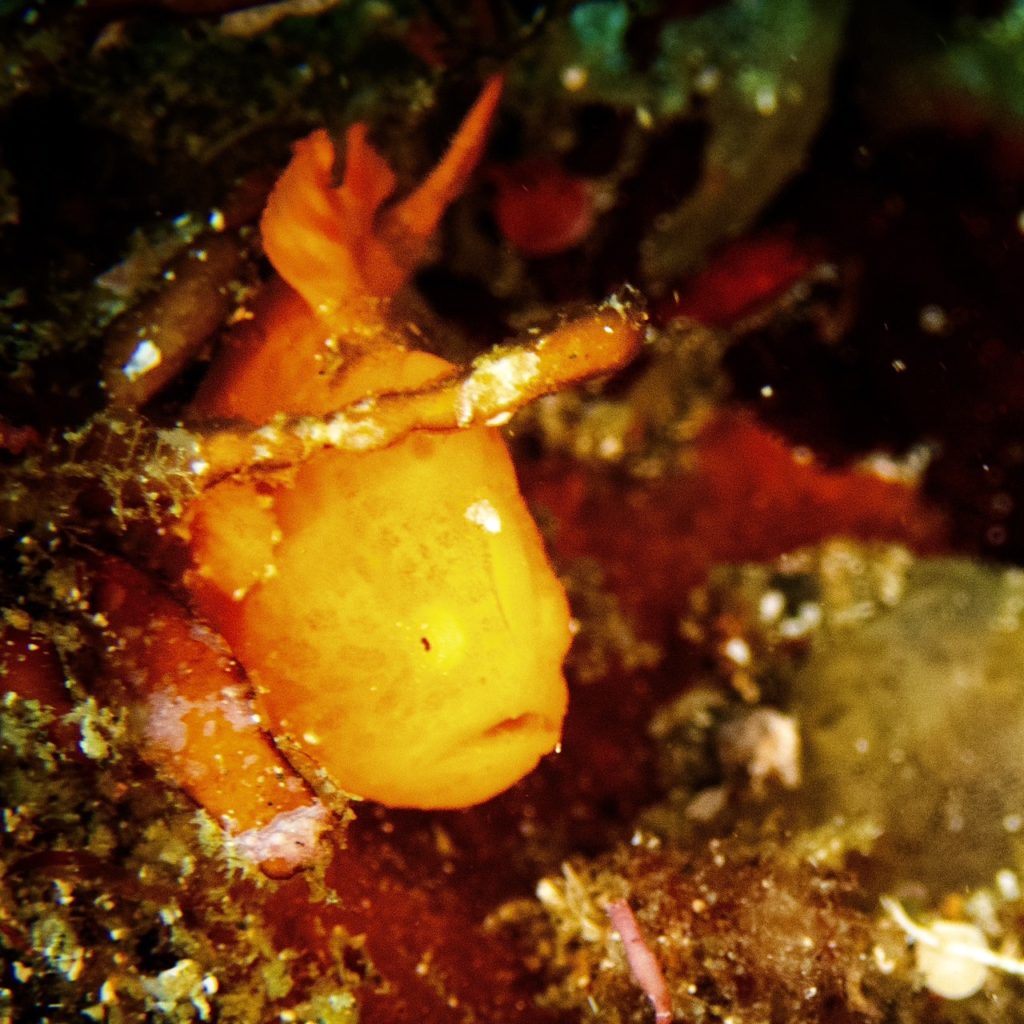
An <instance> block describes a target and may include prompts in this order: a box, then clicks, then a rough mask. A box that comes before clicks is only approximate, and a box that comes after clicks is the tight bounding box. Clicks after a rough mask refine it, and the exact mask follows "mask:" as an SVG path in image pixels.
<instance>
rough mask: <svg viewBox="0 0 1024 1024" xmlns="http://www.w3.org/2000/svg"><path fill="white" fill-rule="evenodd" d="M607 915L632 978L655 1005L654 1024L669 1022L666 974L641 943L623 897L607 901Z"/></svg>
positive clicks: (670, 1006)
mask: <svg viewBox="0 0 1024 1024" xmlns="http://www.w3.org/2000/svg"><path fill="white" fill-rule="evenodd" d="M608 917H609V918H610V919H611V922H612V927H613V928H614V929H615V930H616V931H617V932H618V933H619V938H621V939H622V945H623V946H624V947H625V950H626V960H627V961H628V963H629V971H630V973H631V974H632V975H633V980H634V981H635V982H636V983H637V984H638V985H639V986H640V987H641V988H642V989H643V990H644V993H645V994H646V995H647V998H648V999H650V1001H651V1006H653V1007H654V1019H655V1021H656V1022H657V1024H671V1021H672V1000H671V999H670V998H669V994H668V985H667V984H666V982H665V975H664V974H662V973H661V967H660V966H659V964H658V961H657V960H656V959H655V958H654V954H653V953H652V952H651V950H650V948H649V947H648V945H647V943H646V942H644V937H643V935H641V934H640V926H639V925H638V924H637V920H636V917H634V915H633V911H632V909H631V908H630V906H629V904H628V903H627V902H626V901H625V900H615V901H614V902H612V903H609V904H608Z"/></svg>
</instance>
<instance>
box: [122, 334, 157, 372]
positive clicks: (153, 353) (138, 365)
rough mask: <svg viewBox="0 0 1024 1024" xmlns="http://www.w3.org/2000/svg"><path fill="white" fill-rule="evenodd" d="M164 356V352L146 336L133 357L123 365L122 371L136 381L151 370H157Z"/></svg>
mask: <svg viewBox="0 0 1024 1024" xmlns="http://www.w3.org/2000/svg"><path fill="white" fill-rule="evenodd" d="M163 358H164V354H163V352H161V351H160V349H159V348H158V347H157V346H156V345H154V344H153V342H152V341H150V340H149V339H148V338H146V339H144V340H143V341H140V342H139V344H138V345H137V346H136V348H135V351H134V352H133V353H132V357H131V359H129V360H128V362H127V363H125V364H124V366H122V367H121V372H122V373H123V374H124V375H125V376H126V377H127V378H128V380H129V381H132V382H134V381H136V380H138V379H139V377H142V376H145V374H147V373H149V371H150V370H155V369H156V368H157V367H158V366H159V365H160V364H161V363H162V362H163Z"/></svg>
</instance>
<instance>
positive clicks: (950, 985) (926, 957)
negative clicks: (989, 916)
mask: <svg viewBox="0 0 1024 1024" xmlns="http://www.w3.org/2000/svg"><path fill="white" fill-rule="evenodd" d="M929 932H930V933H931V935H932V936H933V937H934V938H935V939H936V944H935V945H934V946H932V945H926V944H925V943H923V942H919V943H918V944H917V946H916V947H915V948H914V955H915V959H916V962H917V969H918V971H920V972H921V978H922V980H923V981H924V983H925V985H926V986H927V988H928V991H929V992H934V993H935V995H937V996H942V998H943V999H967V998H968V997H969V996H973V995H974V994H975V993H976V992H979V991H980V990H981V987H982V986H983V985H984V984H985V979H986V978H987V977H988V967H986V966H985V964H983V963H979V962H978V961H976V960H972V959H969V958H968V957H966V956H964V953H963V950H965V949H978V950H981V949H983V950H985V951H986V952H988V943H987V942H986V941H985V936H984V935H983V934H982V933H981V929H980V928H978V927H977V926H976V925H973V924H968V923H967V922H966V921H936V922H935V923H934V924H933V925H932V926H931V928H930V929H929Z"/></svg>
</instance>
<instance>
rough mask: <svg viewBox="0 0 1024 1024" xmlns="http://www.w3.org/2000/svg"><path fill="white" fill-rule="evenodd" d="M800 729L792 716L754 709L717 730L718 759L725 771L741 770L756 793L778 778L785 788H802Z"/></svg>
mask: <svg viewBox="0 0 1024 1024" xmlns="http://www.w3.org/2000/svg"><path fill="white" fill-rule="evenodd" d="M800 747H801V744H800V729H799V727H798V726H797V721H796V719H795V718H793V717H792V716H791V715H784V714H782V712H781V711H776V710H775V709H774V708H763V707H762V708H755V709H753V710H752V711H750V712H748V713H747V714H745V715H743V716H742V717H741V718H737V719H734V720H733V721H731V722H727V723H726V724H725V725H723V726H722V728H721V729H719V731H718V756H719V759H720V760H721V762H722V764H723V765H724V766H725V767H726V768H742V769H743V770H745V771H746V773H747V775H748V776H749V777H750V781H751V784H752V785H753V787H754V790H755V791H760V790H762V789H763V788H764V785H765V783H766V782H767V781H768V780H769V779H776V780H777V781H778V782H780V783H782V785H783V786H785V787H786V789H796V788H797V787H798V786H799V785H800Z"/></svg>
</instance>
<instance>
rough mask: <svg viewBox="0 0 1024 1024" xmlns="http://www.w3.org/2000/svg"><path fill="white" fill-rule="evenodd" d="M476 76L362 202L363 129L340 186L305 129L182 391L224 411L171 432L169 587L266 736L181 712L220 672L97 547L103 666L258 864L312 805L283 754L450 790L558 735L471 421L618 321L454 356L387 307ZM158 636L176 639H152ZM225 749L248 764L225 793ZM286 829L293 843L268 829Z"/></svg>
mask: <svg viewBox="0 0 1024 1024" xmlns="http://www.w3.org/2000/svg"><path fill="white" fill-rule="evenodd" d="M500 92H501V82H500V79H498V78H494V79H492V80H491V81H490V82H489V83H488V84H487V85H486V86H485V88H484V90H483V92H482V94H481V96H480V97H479V99H478V100H477V102H476V103H475V105H474V106H473V108H472V109H471V111H470V112H469V114H468V115H467V117H466V119H465V120H464V122H463V124H462V126H461V128H460V129H459V131H458V133H457V134H456V136H455V137H454V139H453V141H452V143H451V145H450V147H449V149H448V151H447V153H446V154H445V156H444V157H443V158H442V160H441V161H440V163H439V164H438V166H437V168H436V169H435V170H434V171H433V172H432V173H431V174H430V175H429V176H428V177H427V179H426V180H425V181H424V182H423V184H421V185H420V186H419V187H418V188H416V189H415V190H414V191H413V192H412V193H411V194H410V195H409V196H408V197H406V198H404V199H402V200H400V201H398V202H397V203H394V204H393V205H390V206H387V207H384V203H385V201H386V200H387V199H388V198H389V197H390V196H391V193H392V191H393V189H394V184H395V182H394V175H393V173H392V171H391V170H390V168H389V167H388V166H387V164H386V163H385V161H384V160H383V158H382V157H381V156H380V155H379V154H378V153H377V152H376V151H375V150H374V149H373V147H372V146H371V145H370V144H369V142H368V141H367V133H366V128H365V126H363V125H355V126H353V127H352V128H350V129H349V132H348V135H347V146H346V152H345V155H344V161H345V163H344V173H343V176H342V180H341V184H340V185H339V186H334V185H333V184H332V174H333V167H334V159H335V157H334V150H333V146H332V144H331V142H330V141H329V139H328V137H327V135H326V134H325V133H323V132H315V133H314V134H313V135H312V136H310V137H309V138H307V139H306V140H304V141H303V142H300V143H299V144H298V146H297V147H296V150H295V155H294V157H293V160H292V162H291V163H290V164H289V166H288V168H287V169H286V170H285V171H284V173H283V174H282V176H281V178H280V180H279V182H278V184H277V186H276V187H275V189H274V191H273V193H272V195H271V197H270V200H269V202H268V205H267V209H266V212H265V214H264V217H263V221H262V225H261V226H262V232H263V238H264V244H265V248H266V251H267V253H268V255H269V256H270V259H271V261H272V262H273V264H274V266H275V268H276V269H277V270H278V272H279V273H280V275H281V278H279V279H276V280H274V281H272V282H271V283H270V284H269V285H268V286H267V287H266V289H265V290H264V292H263V293H262V295H261V296H260V297H259V298H258V300H257V302H256V304H255V307H254V315H253V317H252V319H251V320H249V321H247V322H244V323H242V324H241V325H240V326H239V327H238V328H237V329H236V330H235V331H234V332H233V333H232V334H231V335H230V336H229V337H228V338H227V339H226V341H225V344H224V346H223V348H222V350H221V352H220V353H219V355H218V358H217V359H216V360H215V362H214V365H213V366H212V368H211V370H210V372H209V374H208V376H207V378H206V380H205V382H204V384H203V385H202V387H201V389H200V393H199V395H198V397H197V399H196V402H195V405H194V408H193V410H192V416H193V420H194V421H195V422H199V423H200V424H202V423H208V422H211V421H216V422H220V423H222V422H223V421H224V420H233V421H235V422H236V424H238V425H237V426H229V427H226V428H223V429H222V428H216V429H209V428H204V427H202V426H201V427H200V429H199V431H198V432H197V433H196V434H195V435H194V436H193V442H190V444H192V447H190V448H189V452H190V453H191V455H190V456H189V457H190V458H192V459H193V462H192V463H191V465H192V471H193V472H194V473H195V474H196V475H197V477H198V478H199V479H200V484H199V493H198V496H197V497H195V498H194V499H193V500H192V501H191V503H190V505H189V507H188V508H187V511H186V512H185V515H184V518H183V520H182V523H181V533H182V535H183V536H184V537H185V540H186V542H187V545H188V550H189V553H190V557H191V568H190V569H189V571H188V572H187V573H186V575H185V583H186V586H187V587H188V589H189V591H190V593H191V595H192V598H193V601H194V604H195V606H196V607H197V609H198V610H199V611H200V613H201V614H202V615H203V616H205V618H206V620H207V621H208V622H209V623H210V624H211V625H212V626H213V627H214V628H215V629H216V630H217V632H218V633H219V634H220V635H221V636H222V637H223V638H224V639H225V640H226V641H227V643H228V645H229V646H230V650H231V652H232V653H233V654H234V656H235V657H237V658H238V660H239V662H240V663H241V665H242V666H243V667H244V670H245V673H246V675H247V677H248V679H249V682H250V684H251V685H252V687H253V689H254V690H255V694H256V714H257V718H258V721H259V722H260V724H261V726H262V727H263V728H264V729H266V731H267V734H269V736H268V735H267V734H264V733H263V732H260V731H258V730H257V729H256V728H255V727H253V726H252V725H248V726H246V727H244V728H241V727H239V728H234V729H233V730H232V729H230V728H227V727H223V726H216V725H215V726H210V725H208V724H204V723H203V721H202V715H203V714H205V713H207V712H209V713H210V714H214V713H220V712H222V711H223V707H222V705H224V704H225V702H227V703H228V704H230V708H229V710H230V711H231V713H232V714H233V713H234V709H236V705H235V703H234V701H235V697H236V695H237V693H238V691H237V688H236V683H235V681H234V678H233V676H232V673H233V671H234V670H233V669H232V668H231V666H230V665H227V664H226V663H224V662H223V659H222V658H221V657H220V656H219V655H218V654H217V653H216V651H213V650H211V649H209V648H208V645H205V644H204V642H203V641H202V640H201V639H199V640H197V639H196V637H195V636H194V635H192V636H191V638H188V637H185V636H184V633H185V632H186V630H185V629H184V626H183V623H181V622H179V621H177V620H176V618H175V616H174V615H173V614H172V613H171V611H170V610H169V609H168V608H166V607H164V606H163V604H161V601H160V599H159V597H158V596H157V597H153V595H149V594H148V592H146V591H145V588H144V587H143V586H142V585H141V584H140V585H139V587H137V588H136V587H135V586H134V585H132V584H130V582H126V577H125V573H126V572H127V570H125V569H122V568H119V567H117V566H108V571H107V573H106V579H107V583H106V586H105V590H104V594H105V595H106V599H105V603H104V609H105V613H106V614H107V615H108V617H110V618H111V620H112V621H113V618H115V617H118V616H119V617H121V618H125V617H126V616H127V618H126V620H125V621H126V622H128V624H129V625H130V624H131V622H130V620H131V616H132V612H131V607H130V605H129V604H127V603H126V601H127V598H126V596H125V594H126V592H127V591H131V590H133V589H138V590H140V592H143V593H144V594H145V595H146V596H145V597H144V601H145V602H148V603H149V604H153V602H154V601H155V605H158V606H159V607H160V610H161V615H160V617H159V619H160V626H159V629H158V630H156V631H150V634H151V635H147V636H145V637H143V636H139V635H138V634H137V632H136V633H134V634H132V635H131V636H130V638H129V639H128V640H127V641H126V648H125V650H124V651H123V652H122V654H121V655H120V661H121V662H122V663H123V664H122V665H121V667H122V669H124V668H126V667H127V668H131V667H132V664H130V663H135V662H136V661H137V662H138V665H137V666H136V668H137V669H138V671H132V672H128V673H127V676H128V677H130V678H131V679H132V680H134V683H133V685H134V686H135V687H136V691H137V692H136V694H135V696H136V698H137V699H140V700H141V701H142V703H143V706H144V707H145V709H146V712H147V715H148V719H147V720H148V723H149V724H148V726H147V731H146V733H145V735H146V737H147V741H146V744H145V747H146V749H147V752H148V756H149V757H150V759H151V760H155V761H156V762H157V763H159V764H160V765H161V766H162V767H163V768H164V769H165V770H167V771H168V772H170V773H171V774H172V775H174V776H176V777H178V778H180V779H181V780H182V782H183V784H184V786H185V788H186V789H188V791H189V792H190V793H191V794H192V795H193V796H194V797H195V799H196V800H197V801H198V802H200V803H201V804H203V805H204V806H206V807H207V808H208V809H209V810H210V811H211V812H213V813H214V814H215V815H216V816H217V817H218V818H219V819H220V820H222V821H225V822H226V823H227V824H228V825H229V827H230V828H231V830H232V831H234V832H235V833H240V834H241V836H242V840H243V842H242V846H243V849H246V848H247V847H246V845H245V844H248V845H249V846H251V847H252V852H253V854H254V856H255V857H256V859H258V860H262V861H263V862H264V865H265V866H266V865H267V864H270V866H271V867H272V868H273V867H275V866H281V859H282V857H286V858H287V857H291V858H292V861H291V862H294V860H295V858H296V857H297V856H298V853H297V852H296V850H297V847H298V846H301V845H302V843H305V842H306V841H307V840H308V839H309V838H310V837H313V838H314V839H315V836H316V834H317V831H318V830H319V828H320V827H321V825H322V824H323V819H322V817H321V816H320V812H319V810H318V808H319V804H317V803H315V802H313V801H312V800H311V794H310V792H309V790H308V789H307V788H306V786H305V785H304V784H303V783H302V782H301V781H300V780H299V779H297V778H293V777H292V771H291V768H292V767H295V768H297V769H298V772H299V773H300V774H301V775H302V776H305V778H306V779H307V780H309V781H310V782H311V783H312V785H313V787H314V788H316V789H320V790H324V789H326V791H328V792H335V791H337V790H339V789H340V790H343V791H345V792H348V793H351V794H355V795H358V796H360V797H366V798H371V799H375V800H379V801H382V802H385V803H388V804H392V805H398V806H413V807H423V808H428V807H460V806H466V805H469V804H472V803H476V802H479V801H481V800H485V799H487V798H489V797H491V796H493V795H495V794H496V793H499V792H501V791H502V790H503V789H505V788H507V787H508V786H510V785H511V784H513V783H514V782H515V781H517V780H518V779H519V778H521V777H522V776H523V775H524V774H525V773H527V772H528V771H530V770H531V769H532V768H533V766H534V765H535V764H536V763H537V761H538V760H539V759H540V758H541V757H542V756H543V755H544V754H545V753H548V752H550V751H551V750H552V749H554V747H555V746H556V745H557V743H558V740H559V736H560V731H561V723H562V719H563V716H564V714H565V710H566V700H567V697H566V688H565V682H564V679H563V677H562V672H561V663H562V659H563V657H564V655H565V652H566V649H567V647H568V645H569V637H570V634H569V611H568V605H567V602H566V598H565V594H564V592H563V590H562V587H561V585H560V583H559V582H558V580H557V578H556V577H555V575H554V573H553V571H552V569H551V567H550V565H549V563H548V561H547V557H546V555H545V552H544V547H543V543H542V540H541V537H540V534H539V532H538V530H537V527H536V525H535V524H534V522H533V520H532V519H531V517H530V515H529V513H528V511H527V509H526V506H525V503H524V502H523V499H522V497H521V495H520V493H519V489H518V485H517V482H516V476H515V470H514V467H513V465H512V461H511V458H510V456H509V453H508V450H507V448H506V447H505V444H504V441H503V440H502V438H501V435H500V434H499V433H498V432H497V430H496V429H495V428H496V426H497V425H498V424H500V423H502V422H504V421H505V420H507V419H508V417H509V416H510V415H511V413H512V412H513V411H514V410H515V409H516V408H518V407H519V406H521V405H523V404H524V403H525V402H527V401H530V400H531V399H533V398H534V397H536V396H537V395H540V394H544V393H547V392H549V391H552V390H555V389H556V388H558V387H561V386H564V384H565V383H566V382H567V381H573V380H578V379H582V378H584V377H588V376H593V375H594V374H596V373H601V372H607V371H608V370H610V369H614V368H615V367H616V366H619V365H621V364H622V363H623V362H624V361H625V360H626V359H628V358H629V357H630V356H631V355H632V354H633V353H634V352H635V351H636V349H637V347H638V345H639V344H640V340H641V336H642V317H641V316H640V315H639V314H637V313H636V312H635V311H633V310H632V309H631V308H630V307H629V305H628V303H626V304H623V303H622V302H620V301H618V300H610V301H609V302H608V303H606V304H605V305H604V306H602V307H600V308H599V309H597V310H595V311H594V312H593V313H591V314H589V315H586V316H583V317H581V318H580V319H578V320H575V321H571V322H568V323H566V324H563V325H562V326H560V327H558V328H556V329H555V330H554V331H552V332H550V333H549V334H546V335H540V336H538V337H536V338H534V339H533V340H532V341H530V342H529V343H527V344H524V345H520V346H512V347H508V348H504V349H501V348H499V349H496V350H495V351H494V352H491V353H488V354H487V355H485V356H482V357H481V358H480V359H478V360H477V361H476V363H474V365H473V366H472V367H471V368H469V369H468V370H466V371H460V370H458V369H457V368H455V367H453V366H451V365H450V364H448V363H446V362H445V361H444V360H442V359H440V358H438V357H436V356H433V355H429V354H427V353H424V352H420V351H416V350H412V349H409V348H406V347H405V345H404V343H403V336H402V333H401V330H400V329H399V328H398V327H397V326H396V325H395V324H394V323H393V322H392V318H391V315H390V299H391V298H392V297H393V296H394V295H395V294H396V293H397V292H398V291H399V290H400V289H401V288H402V287H403V285H404V284H405V282H406V280H407V278H408V276H409V274H410V272H411V271H412V270H413V269H414V267H415V265H416V263H417V261H419V260H420V259H421V258H422V256H423V253H424V251H425V246H426V243H427V241H428V239H429V236H430V234H431V233H432V231H433V230H434V229H435V227H436V225H437V223H438V221H439V219H440V217H441V216H442V214H443V212H444V210H445V207H446V206H447V205H448V204H449V203H450V202H451V201H452V200H453V199H454V198H455V197H456V196H457V195H458V193H459V191H460V189H461V188H462V187H463V185H464V183H465V181H466V179H467V177H468V176H469V174H470V173H471V171H472V169H473V167H474V166H475V164H476V162H477V160H478V158H479V156H480V153H481V151H482V148H483V144H484V140H485V138H486V132H487V128H488V126H489V123H490V121H491V119H492V117H493V114H494V111H495V108H496V106H497V103H498V100H499V97H500ZM254 427H255V428H258V429H254ZM115 631H116V630H115ZM172 638H173V639H174V643H173V645H171V644H170V640H171V639H172ZM179 639H181V640H184V641H185V645H186V648H187V651H188V653H187V654H182V655H172V654H171V653H170V651H171V647H172V646H173V647H174V649H175V650H176V649H177V641H178V640H179ZM218 709H220V711H218ZM160 722H163V723H164V724H165V725H166V726H167V728H163V729H162V728H161V727H160ZM242 724H244V723H242ZM271 737H272V739H273V741H274V742H275V743H276V748H275V746H274V745H272V743H271ZM278 750H280V751H282V752H283V753H284V755H285V756H286V757H287V763H286V762H284V761H282V760H281V758H280V756H279V754H278ZM224 764H242V765H249V766H252V770H251V773H250V769H249V768H247V769H246V772H247V774H251V778H252V779H257V780H261V781H258V783H257V784H255V785H253V786H250V784H249V782H248V781H247V782H246V783H245V785H242V786H240V787H239V790H238V792H237V793H236V792H232V791H231V787H230V786H229V785H228V784H227V780H226V776H225V775H224V771H223V765H224ZM299 818H301V821H298V819H299ZM307 819H308V820H307ZM296 822H298V824H299V825H302V826H303V827H304V831H303V829H302V828H300V829H299V831H300V832H301V836H300V839H301V840H302V843H294V842H293V843H291V845H290V846H289V845H288V843H287V842H285V840H290V838H291V836H292V826H293V825H295V824H296ZM250 840H251V842H250ZM282 845H283V846H284V847H285V848H286V852H285V853H284V854H282V853H281V852H280V848H281V847H282ZM291 862H290V863H291Z"/></svg>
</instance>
